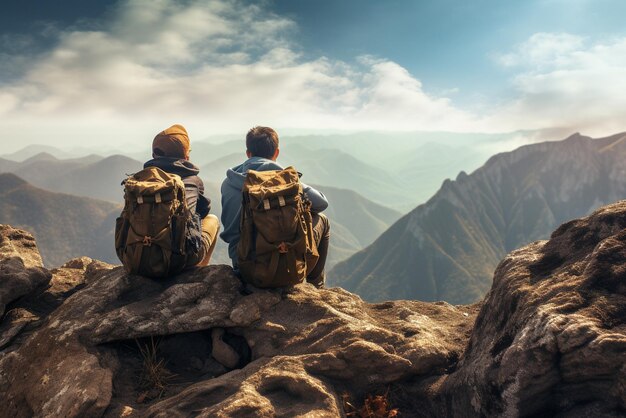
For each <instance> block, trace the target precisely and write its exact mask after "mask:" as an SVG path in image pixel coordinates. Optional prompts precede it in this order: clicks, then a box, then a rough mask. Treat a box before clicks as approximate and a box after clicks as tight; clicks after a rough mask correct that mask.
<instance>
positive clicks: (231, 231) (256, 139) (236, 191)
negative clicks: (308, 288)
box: [220, 126, 330, 288]
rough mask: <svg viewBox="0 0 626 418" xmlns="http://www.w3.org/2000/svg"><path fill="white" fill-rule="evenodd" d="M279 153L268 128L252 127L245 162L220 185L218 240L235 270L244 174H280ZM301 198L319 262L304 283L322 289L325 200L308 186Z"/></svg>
mask: <svg viewBox="0 0 626 418" xmlns="http://www.w3.org/2000/svg"><path fill="white" fill-rule="evenodd" d="M279 154H280V149H279V146H278V134H277V133H276V131H275V130H274V129H272V128H268V127H265V126H255V127H254V128H252V129H250V131H248V134H247V135H246V155H247V157H248V159H247V160H246V161H244V162H243V164H240V165H238V166H236V167H233V168H230V169H228V171H227V172H226V179H224V181H223V182H222V189H221V191H222V225H223V226H224V231H223V232H222V233H221V234H220V237H221V238H222V239H223V240H224V241H226V242H227V243H228V255H229V256H230V259H231V260H232V263H233V268H234V269H235V270H237V244H238V243H239V238H240V236H241V233H240V230H239V228H240V219H241V201H242V195H241V191H242V189H243V183H244V180H245V179H246V173H247V172H248V170H255V171H267V170H282V169H283V168H284V167H283V166H281V165H280V164H278V163H277V162H276V160H277V158H278V155H279ZM302 188H303V191H304V194H305V196H306V197H307V198H308V199H309V200H310V201H311V215H312V217H313V236H314V239H315V242H316V244H317V250H318V252H319V259H318V261H317V264H316V265H315V267H314V268H313V269H312V270H310V273H309V274H308V276H307V281H308V282H309V283H312V284H313V285H315V286H317V287H319V288H321V287H323V286H324V281H325V273H324V266H325V264H326V257H327V255H328V244H329V242H330V222H329V220H328V218H327V217H326V216H325V215H324V214H322V213H321V212H322V211H323V210H324V209H326V208H327V207H328V200H326V196H324V194H323V193H321V192H320V191H318V190H315V189H314V188H313V187H311V186H307V185H306V184H302Z"/></svg>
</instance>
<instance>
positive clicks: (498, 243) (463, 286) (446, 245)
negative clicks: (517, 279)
mask: <svg viewBox="0 0 626 418" xmlns="http://www.w3.org/2000/svg"><path fill="white" fill-rule="evenodd" d="M625 160H626V135H625V134H618V135H614V136H611V137H607V138H602V139H595V140H594V139H591V138H589V137H584V136H581V135H579V134H575V135H572V136H571V137H569V138H567V139H566V140H563V141H559V142H546V143H540V144H533V145H528V146H524V147H521V148H519V149H517V150H515V151H512V152H507V153H503V154H499V155H496V156H494V157H492V158H491V159H489V161H488V162H487V163H486V164H485V165H484V166H483V167H481V168H479V169H478V170H476V171H475V172H473V173H472V174H471V175H467V174H465V173H463V172H462V173H461V174H459V175H458V177H457V179H456V180H455V181H449V180H448V181H446V182H445V183H444V184H443V186H442V187H441V189H440V190H439V191H438V192H437V193H436V194H435V196H433V198H431V199H430V200H429V201H428V202H427V203H425V204H423V205H420V206H418V207H417V208H416V209H414V210H413V211H411V212H410V213H409V214H407V215H405V216H403V217H402V218H401V219H400V220H399V221H398V222H396V223H395V224H394V225H393V226H392V227H391V228H390V229H389V230H387V231H386V232H385V233H384V234H382V236H381V237H380V238H378V239H377V240H376V241H375V242H374V243H373V244H372V245H371V246H369V247H368V248H366V249H365V250H363V251H361V252H359V253H357V254H355V255H353V256H352V257H350V258H349V259H347V260H346V261H344V262H341V263H339V264H338V265H337V266H336V267H335V268H334V269H333V270H332V271H331V273H330V274H329V279H330V281H331V284H334V285H340V286H342V287H344V288H346V289H348V290H350V291H353V292H355V293H357V294H359V295H361V296H362V297H364V298H366V299H369V300H387V299H407V298H408V299H419V300H425V301H434V300H446V301H448V302H450V303H469V302H474V301H477V300H479V299H480V298H481V297H482V296H483V295H484V294H485V292H486V291H487V290H488V289H489V287H490V286H491V279H492V275H493V271H494V269H495V267H496V265H497V263H498V262H499V261H500V260H501V258H502V257H503V256H504V255H505V254H507V253H508V252H510V251H511V250H514V249H516V248H518V247H520V246H522V245H524V244H527V243H529V242H532V241H534V240H537V239H542V238H546V237H547V236H548V234H549V233H550V232H551V231H552V230H553V229H554V228H555V227H556V226H558V225H559V224H561V223H563V222H565V221H567V220H569V219H572V218H575V217H580V216H582V215H586V214H588V213H590V212H591V211H592V210H593V209H595V208H597V207H599V206H601V205H604V204H607V203H610V202H614V201H616V200H618V199H623V198H625V197H626V166H625V165H624V161H625Z"/></svg>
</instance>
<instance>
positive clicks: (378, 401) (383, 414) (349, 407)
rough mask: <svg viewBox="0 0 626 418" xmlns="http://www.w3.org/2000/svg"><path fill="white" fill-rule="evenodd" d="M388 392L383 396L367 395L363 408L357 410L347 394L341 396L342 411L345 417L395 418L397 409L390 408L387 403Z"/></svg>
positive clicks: (397, 413)
mask: <svg viewBox="0 0 626 418" xmlns="http://www.w3.org/2000/svg"><path fill="white" fill-rule="evenodd" d="M388 395H389V391H387V392H385V394H384V395H375V396H374V395H371V394H368V395H367V396H366V398H365V401H364V403H363V406H362V407H360V408H357V407H356V406H354V404H353V403H352V401H351V399H350V394H348V393H347V392H345V393H343V395H341V399H342V401H343V410H344V412H345V413H346V416H347V417H355V418H395V417H397V416H398V415H399V412H398V408H391V405H390V403H389V397H388Z"/></svg>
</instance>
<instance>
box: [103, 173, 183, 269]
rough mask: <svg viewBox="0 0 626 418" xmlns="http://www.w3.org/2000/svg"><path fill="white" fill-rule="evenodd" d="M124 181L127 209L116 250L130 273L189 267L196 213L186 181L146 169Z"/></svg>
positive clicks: (120, 222)
mask: <svg viewBox="0 0 626 418" xmlns="http://www.w3.org/2000/svg"><path fill="white" fill-rule="evenodd" d="M122 184H123V185H124V200H125V204H124V210H123V211H122V214H121V215H120V217H119V218H117V220H116V225H115V250H116V252H117V256H118V257H119V259H120V260H121V262H122V264H123V265H124V267H125V268H126V270H127V271H128V272H129V273H132V274H140V275H142V276H147V277H167V276H170V275H173V274H176V273H179V272H180V271H182V270H183V268H184V267H185V260H186V256H185V254H186V241H187V239H186V237H187V229H188V225H189V224H190V222H192V214H191V213H190V211H189V210H188V208H187V205H186V202H185V185H184V183H183V181H182V179H181V178H180V176H178V175H176V174H170V173H167V172H165V171H163V170H161V169H160V168H157V167H149V168H146V169H143V170H141V171H139V172H137V173H135V174H133V175H131V176H130V177H128V178H127V179H126V180H125V181H124V182H123V183H122Z"/></svg>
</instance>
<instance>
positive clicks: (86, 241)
mask: <svg viewBox="0 0 626 418" xmlns="http://www.w3.org/2000/svg"><path fill="white" fill-rule="evenodd" d="M120 209H121V207H120V206H119V205H116V204H114V203H111V202H106V201H102V200H95V199H90V198H86V197H78V196H72V195H68V194H62V193H54V192H50V191H47V190H43V189H40V188H37V187H34V186H32V185H30V184H28V183H27V182H25V181H24V180H22V179H20V178H19V177H17V176H16V175H14V174H9V173H4V174H0V224H11V225H19V226H20V227H21V228H24V229H27V230H28V231H30V232H31V233H33V235H34V236H36V237H37V239H38V240H39V242H40V243H41V244H40V245H41V247H42V256H43V259H44V262H45V263H46V264H47V265H51V266H57V265H60V264H61V263H64V262H65V261H67V260H68V255H69V256H71V257H79V256H81V255H85V256H88V257H94V258H96V257H97V258H98V259H101V260H103V261H106V262H109V263H117V257H116V255H115V250H114V248H113V227H112V225H113V226H114V225H115V218H116V217H117V216H118V215H119V212H120Z"/></svg>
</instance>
